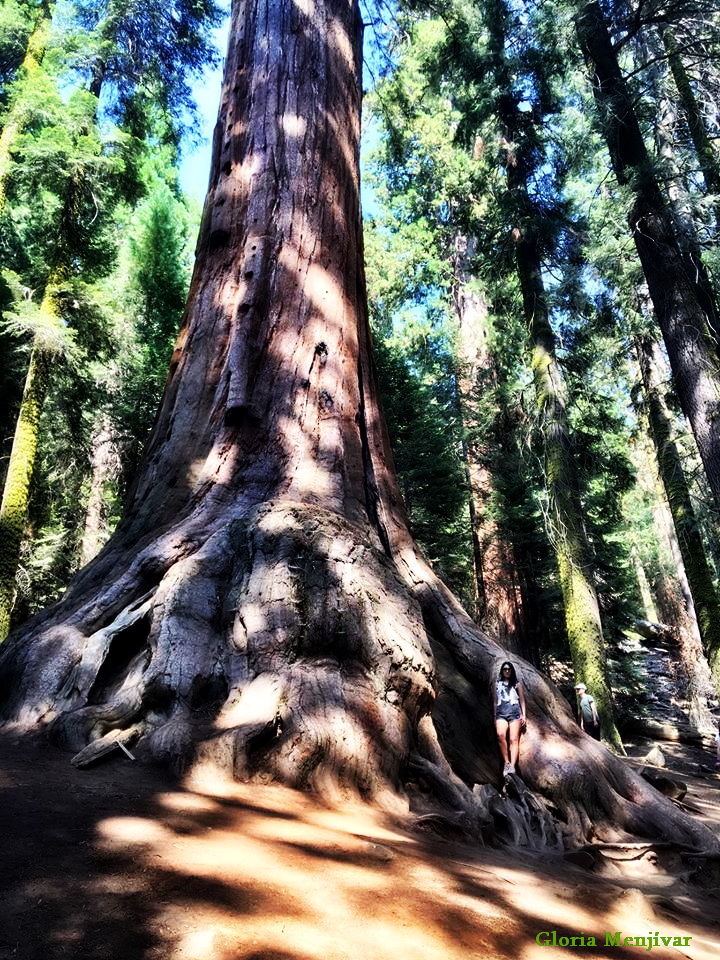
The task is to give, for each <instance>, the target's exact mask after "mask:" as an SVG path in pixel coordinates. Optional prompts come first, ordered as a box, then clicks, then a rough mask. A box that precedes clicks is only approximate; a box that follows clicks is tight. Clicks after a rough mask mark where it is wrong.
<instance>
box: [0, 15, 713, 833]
mask: <svg viewBox="0 0 720 960" xmlns="http://www.w3.org/2000/svg"><path fill="white" fill-rule="evenodd" d="M360 36H361V22H360V16H359V12H358V9H357V6H356V5H355V3H354V2H353V0H315V2H310V3H294V2H290V0H272V2H269V0H241V2H239V3H237V5H236V8H235V10H234V13H233V23H232V30H231V39H230V48H229V53H228V57H227V61H226V72H225V80H224V86H223V92H222V104H221V108H220V117H219V122H218V126H217V129H216V135H215V141H214V154H213V166H212V173H211V182H210V190H209V194H208V198H207V202H206V207H205V213H204V220H203V225H202V228H201V234H200V240H199V246H198V256H197V264H196V270H195V274H194V278H193V282H192V286H191V291H190V299H189V305H188V309H187V313H186V317H185V322H184V326H183V329H182V332H181V335H180V339H179V342H178V345H177V349H176V352H175V355H174V358H173V361H172V365H171V369H170V375H169V380H168V384H167V387H166V391H165V396H164V399H163V403H162V406H161V410H160V413H159V416H158V421H157V425H156V428H155V431H154V434H153V436H152V438H151V440H150V443H149V446H148V449H147V451H146V454H145V459H144V463H143V465H142V467H141V471H140V475H139V478H138V481H137V483H136V486H135V489H134V492H133V494H132V497H131V501H130V504H129V509H128V512H127V514H126V516H125V518H124V520H123V521H122V522H121V525H120V527H119V528H118V530H117V532H116V534H115V536H114V537H113V538H112V540H111V541H110V542H109V543H108V544H107V546H106V547H105V548H104V550H103V551H102V552H101V553H100V554H99V555H98V557H97V558H96V559H95V560H94V561H93V562H92V563H91V564H90V565H89V566H88V567H86V568H85V570H84V571H83V572H82V573H81V574H80V575H79V576H78V578H77V580H76V582H75V583H74V585H73V586H72V588H71V590H70V592H69V593H68V595H67V597H66V598H65V600H64V601H63V602H62V603H61V604H59V605H58V606H56V607H55V608H54V609H52V610H51V611H50V612H48V613H46V614H45V615H43V616H42V617H39V618H36V619H35V620H34V621H32V622H30V623H29V624H27V625H26V627H25V628H24V629H23V630H22V632H18V633H16V634H14V635H13V636H11V637H10V638H9V640H8V641H7V643H6V645H5V647H4V648H3V651H2V654H1V655H0V676H1V681H0V689H2V690H3V691H4V692H5V694H4V714H5V717H6V720H7V721H8V722H9V723H12V724H14V726H15V728H16V729H34V728H36V727H37V726H39V725H40V726H49V727H51V729H52V732H53V733H54V734H55V735H56V736H57V737H59V738H61V739H62V740H63V741H64V742H65V743H66V744H67V745H69V746H72V747H74V748H83V747H85V745H86V744H90V749H91V750H92V748H93V744H97V743H98V742H102V741H103V739H104V738H114V737H118V736H121V737H122V736H124V737H129V736H130V735H131V734H132V735H134V736H135V737H136V738H137V740H138V750H143V749H144V750H145V751H146V753H148V754H150V755H153V756H155V757H165V758H172V759H174V760H176V761H193V760H198V759H203V758H204V759H206V760H212V761H214V762H215V763H219V764H221V765H223V766H224V767H225V768H226V769H228V770H230V771H232V772H234V774H235V775H237V776H241V777H248V778H252V777H254V776H262V777H268V776H270V777H274V778H277V779H280V780H282V781H284V782H286V783H290V784H294V785H299V786H305V787H312V788H315V789H317V790H325V789H329V788H331V785H333V784H335V785H338V784H339V785H340V786H343V787H345V788H348V789H352V790H356V791H359V792H360V793H362V794H363V795H366V796H372V795H377V794H379V793H387V791H390V792H391V793H392V794H394V795H397V794H402V793H403V792H404V791H406V792H409V793H410V794H411V797H412V799H413V800H414V801H415V803H416V806H417V807H420V808H422V807H423V805H424V806H425V808H426V809H427V807H428V805H430V804H432V803H433V802H437V803H440V804H441V805H442V806H444V807H445V808H446V809H447V808H448V807H450V808H453V809H454V810H456V811H459V812H463V813H465V814H469V815H470V816H471V822H473V823H474V824H475V825H476V826H477V827H480V826H482V825H483V824H485V827H486V829H489V827H490V824H491V823H492V810H493V794H492V791H491V790H490V788H488V787H486V788H485V789H476V790H475V791H472V790H471V789H470V786H471V785H472V784H476V783H480V784H488V783H492V782H493V781H497V779H498V766H499V761H498V757H497V753H496V748H495V746H494V740H495V738H494V732H493V729H492V720H491V715H492V710H491V684H492V677H493V675H494V674H495V671H496V668H497V665H498V662H499V659H501V658H502V656H503V651H502V650H501V649H500V648H498V647H497V646H496V645H495V644H494V643H493V642H492V641H490V640H489V639H487V638H486V637H485V636H484V635H483V634H482V633H480V631H479V630H478V629H477V627H475V625H474V624H473V623H472V622H471V621H470V619H469V618H468V617H467V616H465V614H464V613H463V611H462V610H461V608H460V607H459V605H458V604H457V603H456V601H455V600H454V599H453V597H452V596H451V595H450V594H449V592H448V591H447V590H446V589H445V588H444V587H443V585H442V584H441V583H440V582H439V581H438V579H437V578H436V577H435V575H434V574H433V573H432V571H431V570H430V569H429V568H428V567H427V565H426V563H425V562H424V561H423V559H422V557H421V556H419V554H418V553H417V551H416V550H415V547H414V545H413V543H412V541H411V539H410V536H409V534H408V531H407V526H406V523H405V517H404V514H403V509H402V504H401V502H400V498H399V495H398V492H397V486H396V482H395V479H394V475H393V470H392V464H391V458H390V452H389V449H388V443H387V438H386V434H385V430H384V427H383V423H382V417H381V413H380V410H379V409H378V404H377V400H376V384H375V375H374V370H373V363H372V357H371V352H370V342H369V333H368V325H367V319H366V307H365V294H364V280H363V267H362V248H361V233H360V219H359V202H358V200H359V198H358V173H357V169H358V167H357V164H358V127H359V122H358V118H359V108H360V81H359V77H360V62H361V53H360ZM520 668H521V669H522V671H523V674H524V676H525V680H526V682H527V686H528V701H529V714H530V723H529V729H528V733H527V735H526V736H525V737H524V738H523V744H522V749H521V772H522V776H523V779H524V781H525V783H526V784H527V785H528V786H529V787H531V788H532V789H533V790H534V791H536V794H537V795H538V796H539V795H541V794H544V795H545V796H547V797H549V798H550V799H551V801H552V804H553V810H554V813H555V816H557V818H559V820H560V821H561V822H562V824H563V825H564V827H563V828H564V830H565V831H566V832H567V833H568V834H571V835H574V836H575V837H579V836H588V835H591V834H595V835H600V836H605V837H607V836H610V835H613V834H616V833H617V832H618V831H620V832H622V831H631V832H635V833H642V834H645V835H648V834H649V835H658V834H662V835H664V836H666V837H668V838H675V839H679V840H683V841H690V842H692V843H694V844H707V845H709V846H712V845H713V844H714V843H715V842H714V841H713V840H712V838H711V837H710V836H709V834H708V833H707V831H705V829H704V828H702V827H700V826H698V825H697V824H696V823H694V822H692V821H690V820H688V819H687V818H686V817H685V816H684V815H683V814H681V813H680V812H679V811H678V810H677V809H676V808H675V807H673V806H672V805H671V804H670V803H669V802H668V801H666V800H665V799H664V798H662V797H660V796H659V795H658V794H657V793H655V791H654V790H653V789H652V788H651V787H650V786H649V785H647V784H645V783H644V782H643V781H642V780H640V779H639V778H637V777H636V776H635V775H633V774H632V773H631V772H630V771H629V770H628V769H627V768H626V767H625V766H624V765H623V763H622V761H620V760H618V759H616V758H614V757H612V756H611V755H610V754H609V753H608V752H607V751H606V750H605V748H604V747H602V746H601V745H599V744H596V743H595V742H594V741H591V740H590V739H589V738H587V737H586V736H585V735H584V734H583V733H582V732H581V731H580V730H579V729H578V728H577V726H576V725H575V724H574V722H573V720H572V718H571V715H570V711H569V709H568V708H567V706H566V705H565V704H564V702H563V701H562V699H561V698H560V697H559V696H558V695H557V693H556V692H555V691H554V690H553V689H552V688H551V687H550V685H549V684H548V683H547V682H546V681H545V680H544V679H543V678H542V677H541V676H540V675H539V674H538V673H537V672H536V671H534V670H533V669H532V668H531V667H530V666H529V665H520ZM469 732H470V733H471V735H470V736H468V733H469ZM86 749H87V748H86ZM515 787H516V789H517V790H518V791H520V790H521V787H522V785H521V783H520V781H519V780H516V781H515ZM525 799H526V802H527V804H528V806H527V809H528V810H531V811H532V814H533V817H532V819H533V822H534V823H535V824H536V825H540V826H542V827H543V828H545V836H546V838H547V837H551V836H552V830H551V828H550V827H549V826H548V823H549V819H548V815H547V811H546V810H545V808H544V806H543V804H542V801H533V800H532V795H529V794H528V795H527V796H526V798H525ZM512 806H513V804H512V801H511V800H508V801H506V802H505V803H504V804H497V809H496V811H495V823H496V825H497V824H499V823H501V822H502V820H503V818H504V817H506V816H507V811H509V810H510V809H511V808H512ZM502 809H504V810H505V811H506V813H502V812H501V810H502ZM516 835H517V834H516Z"/></svg>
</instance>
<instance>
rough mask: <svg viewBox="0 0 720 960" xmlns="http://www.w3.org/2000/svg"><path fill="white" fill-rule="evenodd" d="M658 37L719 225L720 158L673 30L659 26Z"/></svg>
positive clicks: (667, 26) (662, 25)
mask: <svg viewBox="0 0 720 960" xmlns="http://www.w3.org/2000/svg"><path fill="white" fill-rule="evenodd" d="M660 35H661V37H662V42H663V46H664V47H665V52H666V53H667V56H668V64H669V65H670V70H671V72H672V75H673V80H674V81H675V87H676V88H677V92H678V97H679V100H680V106H681V107H682V111H683V113H684V114H685V120H686V121H687V125H688V130H689V131H690V136H691V138H692V142H693V146H694V147H695V153H696V155H697V158H698V163H699V164H700V170H701V172H702V175H703V179H704V180H705V186H706V188H707V191H708V193H711V194H713V195H714V196H715V204H714V206H715V221H716V223H718V224H720V156H718V151H717V148H716V147H715V145H714V143H713V141H712V140H711V138H710V136H709V135H708V131H707V128H706V125H705V119H704V117H703V114H702V111H701V109H700V106H699V104H698V102H697V98H696V97H695V93H694V92H693V88H692V84H691V82H690V78H689V76H688V73H687V70H686V69H685V64H684V63H683V58H682V51H681V49H680V45H679V43H678V41H677V37H676V36H675V31H674V30H673V29H672V27H671V26H669V25H668V24H663V23H661V24H660Z"/></svg>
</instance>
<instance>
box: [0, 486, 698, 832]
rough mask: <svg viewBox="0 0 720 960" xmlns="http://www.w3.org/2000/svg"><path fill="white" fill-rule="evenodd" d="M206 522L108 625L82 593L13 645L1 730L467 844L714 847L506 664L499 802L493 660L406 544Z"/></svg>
mask: <svg viewBox="0 0 720 960" xmlns="http://www.w3.org/2000/svg"><path fill="white" fill-rule="evenodd" d="M209 526H211V529H209V530H207V535H206V536H205V537H204V538H203V537H200V536H198V523H197V518H194V519H192V520H186V521H185V524H184V527H183V526H182V525H181V526H180V527H179V529H178V530H176V531H174V533H173V534H172V535H171V534H168V538H169V540H171V541H172V542H174V543H175V545H176V547H177V544H178V543H179V542H182V543H183V544H184V548H183V549H182V550H181V551H179V552H180V559H178V560H177V561H176V562H175V563H172V562H167V561H165V559H164V558H163V556H162V555H161V554H162V549H163V541H162V540H160V541H158V542H155V543H154V545H153V546H152V547H148V548H147V550H146V552H145V553H144V554H143V553H140V554H138V555H137V556H136V558H135V560H134V561H133V563H132V564H131V566H130V568H129V569H128V570H125V571H122V570H120V571H118V574H119V575H118V578H117V580H116V582H115V583H114V584H113V585H109V587H108V589H107V590H106V592H105V594H104V596H105V597H106V599H107V600H108V605H107V608H106V609H105V610H104V611H103V610H102V609H99V608H98V601H97V599H96V592H95V591H94V590H93V591H91V596H92V597H93V599H91V600H90V601H88V602H86V603H83V602H82V600H80V601H79V600H78V597H77V595H75V596H71V597H69V598H68V601H67V605H66V606H63V605H61V606H60V607H59V608H57V609H56V610H55V611H54V612H53V616H51V617H50V618H48V620H47V621H46V622H44V623H36V624H35V626H34V629H33V630H32V632H31V633H30V634H29V635H25V637H24V638H23V641H22V643H23V645H22V646H21V645H20V639H19V638H16V639H15V640H11V641H10V642H9V643H8V645H7V646H6V647H5V649H4V650H3V652H2V654H1V655H0V678H2V680H3V682H4V683H7V682H11V683H12V686H11V687H10V688H9V689H13V690H14V691H15V696H14V697H12V696H11V697H9V698H8V699H7V701H6V703H5V708H4V711H5V716H6V718H7V719H8V721H9V722H11V723H12V724H13V726H14V727H15V728H16V729H25V730H27V729H32V728H35V727H36V726H37V725H42V726H44V727H45V728H47V729H48V730H49V731H50V733H51V735H52V736H53V737H55V738H56V739H57V740H59V741H60V742H61V743H62V744H64V745H66V746H67V747H68V748H71V749H72V750H73V751H82V750H84V749H87V745H88V744H91V745H92V744H98V749H99V748H100V747H101V746H102V745H103V744H104V743H109V742H111V741H112V740H113V738H118V737H121V738H122V739H123V742H124V741H125V739H126V738H128V737H129V736H131V737H132V739H133V741H134V742H135V746H134V747H133V750H135V751H137V753H138V755H140V756H146V757H151V758H153V759H156V760H162V761H165V762H170V763H172V764H174V765H175V766H176V767H180V768H182V767H187V766H188V765H191V764H193V763H212V764H215V765H217V766H220V767H222V768H223V769H224V770H225V771H226V772H227V773H229V774H231V775H233V776H235V777H238V778H242V779H245V780H253V779H261V780H265V779H277V780H279V781H282V782H284V783H286V784H289V785H292V786H295V787H301V788H304V789H312V790H315V791H317V792H318V793H320V794H322V795H328V794H332V793H333V792H334V793H335V794H337V792H338V791H339V792H341V793H342V792H352V793H354V794H359V795H361V796H363V797H366V798H380V799H382V798H385V799H386V800H388V801H389V800H390V798H397V797H399V796H400V797H403V796H404V797H406V798H409V800H410V803H411V805H412V808H413V809H414V810H415V811H416V812H417V814H418V816H420V817H422V818H426V819H427V818H430V819H431V821H432V820H435V821H436V822H439V821H440V820H443V821H444V822H445V823H446V824H449V825H452V826H453V827H454V828H456V829H462V830H463V831H464V832H465V833H469V834H471V835H473V836H475V837H476V838H477V839H478V840H479V841H482V842H485V841H490V842H493V841H495V840H500V841H502V842H510V843H514V844H523V845H527V846H530V847H540V846H547V847H559V846H560V845H562V844H572V843H576V842H583V841H587V840H591V839H602V840H617V839H626V838H628V837H629V836H632V835H634V834H637V835H640V836H650V837H657V838H661V839H672V840H675V841H677V842H682V843H685V844H688V845H690V846H692V847H696V848H703V847H707V846H710V845H712V838H711V837H710V834H709V833H708V832H707V831H705V829H704V828H702V827H700V826H699V825H697V824H696V823H695V822H693V821H692V820H690V819H689V818H687V817H685V816H683V815H682V813H680V812H679V811H678V810H677V809H676V808H675V807H673V806H672V805H671V804H670V803H669V802H667V801H666V800H665V799H664V798H662V797H661V796H659V794H657V793H656V792H655V791H654V790H652V788H651V787H650V786H649V785H648V784H646V783H644V782H643V781H642V780H641V779H640V778H639V777H637V776H636V775H635V774H634V773H633V772H632V771H631V770H630V769H628V768H627V767H626V766H625V765H624V764H623V763H622V761H621V760H619V759H617V758H615V757H614V756H612V755H611V754H610V753H608V752H607V751H606V750H605V748H604V747H602V746H600V745H598V744H596V743H595V742H594V741H592V740H590V738H588V737H586V736H585V735H584V734H583V733H582V732H581V731H580V730H579V729H578V728H577V726H576V725H575V724H574V722H573V720H572V718H571V716H570V713H569V710H568V708H567V707H566V706H565V704H564V701H563V700H562V698H561V697H560V696H559V694H558V693H557V692H556V691H554V689H553V688H551V686H550V685H549V683H548V682H547V681H546V680H545V679H544V678H543V677H542V676H541V675H540V674H538V673H537V672H536V671H534V670H533V669H532V668H531V667H530V666H528V665H523V664H520V665H519V666H520V669H521V670H522V672H523V676H524V680H525V683H526V687H527V691H528V706H529V727H528V732H527V734H526V735H524V736H523V738H522V743H521V757H520V775H521V778H520V777H512V778H510V780H509V782H508V783H507V786H506V788H505V790H504V791H503V793H500V792H499V789H498V788H500V787H501V783H500V780H499V759H498V754H497V747H496V743H495V735H494V730H493V722H492V699H491V691H492V687H493V678H494V677H495V676H496V672H497V664H498V662H499V661H500V660H501V659H502V658H503V657H504V656H505V653H504V651H503V650H502V649H500V648H499V647H497V646H496V645H495V644H494V643H493V642H492V641H490V640H489V639H488V638H486V637H485V636H484V635H483V634H482V633H481V632H479V631H478V629H477V627H476V626H475V625H474V624H472V622H471V621H470V620H469V618H467V616H466V615H465V614H464V612H463V611H462V609H461V608H460V607H459V606H458V605H457V603H456V602H455V601H454V599H453V598H452V596H451V595H450V594H449V593H448V592H447V591H446V589H445V588H444V587H443V586H442V584H441V583H440V582H439V581H438V580H437V578H436V577H435V576H434V574H433V573H432V572H431V571H430V570H429V568H428V567H427V566H426V565H425V564H424V561H422V559H421V558H419V557H418V556H417V555H416V554H415V553H414V551H410V550H408V551H407V552H406V554H403V555H402V559H401V562H400V563H398V564H395V563H393V562H391V561H390V560H389V559H388V558H387V556H386V555H385V553H384V552H383V551H382V550H381V549H380V547H379V545H378V546H368V541H369V537H368V533H367V530H365V529H361V528H358V527H355V526H354V525H353V524H351V523H349V522H348V521H347V520H344V519H341V518H339V517H338V516H337V515H336V514H332V513H328V512H325V511H321V510H319V509H310V508H308V507H307V506H303V505H300V504H298V503H295V502H290V501H276V502H273V503H268V504H265V505H263V506H262V507H260V508H257V509H256V510H254V511H252V512H250V513H248V514H246V515H244V516H243V515H238V516H234V517H233V516H225V517H224V518H223V520H222V522H219V521H218V519H217V518H214V519H213V522H212V524H211V525H209ZM168 538H166V540H165V541H164V543H165V544H167V542H168ZM192 543H194V544H196V547H195V549H194V550H192V549H190V547H189V546H188V545H189V544H192ZM153 551H154V553H153ZM114 569H117V568H116V567H114ZM148 569H154V570H156V571H157V572H158V576H157V582H156V583H155V584H154V585H152V586H151V587H150V588H149V589H148V578H147V576H146V575H145V576H143V575H142V573H143V572H144V573H145V574H147V571H148ZM116 575H117V574H116ZM123 585H124V586H123ZM68 609H69V610H70V612H69V613H68ZM123 731H124V733H123ZM90 749H91V750H92V748H90Z"/></svg>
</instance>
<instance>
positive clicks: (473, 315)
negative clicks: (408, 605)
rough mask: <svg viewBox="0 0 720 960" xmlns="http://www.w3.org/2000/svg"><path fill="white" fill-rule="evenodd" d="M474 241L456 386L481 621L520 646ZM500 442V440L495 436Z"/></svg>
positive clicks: (461, 299) (460, 277) (462, 305)
mask: <svg viewBox="0 0 720 960" xmlns="http://www.w3.org/2000/svg"><path fill="white" fill-rule="evenodd" d="M472 243H473V242H472V241H470V240H468V239H467V238H465V237H458V239H457V241H456V252H455V264H454V267H455V277H456V286H455V294H454V299H455V311H456V314H457V319H458V324H459V331H460V350H459V364H458V389H459V393H460V412H461V416H462V421H463V427H464V430H465V436H466V441H465V462H466V464H467V477H468V486H469V488H470V522H471V526H472V540H473V566H474V572H475V582H476V597H477V601H476V602H477V617H476V619H477V620H478V623H479V624H480V625H481V626H482V627H483V629H484V630H486V631H487V632H488V633H490V634H491V635H492V636H495V637H497V639H498V640H499V641H500V642H501V643H503V644H505V645H506V646H507V647H508V648H509V649H511V650H513V651H516V652H519V653H520V652H522V638H523V615H522V614H523V611H522V595H521V589H520V583H519V578H518V575H517V570H516V564H515V560H514V557H513V550H512V546H511V544H509V543H508V542H507V541H506V540H505V539H504V538H503V536H502V533H501V531H500V529H499V526H498V523H497V521H496V520H495V518H494V516H493V505H492V501H493V493H494V483H493V473H492V467H491V464H492V461H493V460H495V459H497V457H496V456H495V455H494V451H493V449H492V444H493V432H494V431H493V430H486V431H485V432H481V427H480V424H479V423H478V417H477V412H476V405H477V403H478V402H479V401H480V398H481V397H482V395H483V393H485V392H487V391H488V390H492V389H493V388H494V387H495V386H496V377H495V371H494V364H493V358H492V352H491V350H490V346H489V342H488V340H489V335H490V326H489V318H488V309H487V304H486V303H485V302H484V300H483V298H482V296H481V295H480V294H479V293H478V292H477V291H476V290H474V289H473V286H472V281H471V275H470V273H469V268H468V260H469V258H470V257H471V256H472V249H470V250H468V247H469V246H470V247H472ZM495 442H496V443H497V441H495Z"/></svg>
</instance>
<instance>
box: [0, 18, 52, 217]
mask: <svg viewBox="0 0 720 960" xmlns="http://www.w3.org/2000/svg"><path fill="white" fill-rule="evenodd" d="M53 6H54V4H52V3H51V2H50V0H43V3H41V5H40V9H39V12H38V20H37V23H36V24H35V27H34V29H33V32H32V33H31V34H30V38H29V40H28V45H27V50H26V52H25V57H24V59H23V62H22V65H21V67H20V70H19V73H18V80H17V81H16V83H17V84H18V86H17V87H16V89H15V92H14V94H13V95H11V98H10V107H9V109H8V112H7V113H6V115H5V117H4V118H3V126H2V133H0V211H1V210H3V209H4V207H5V201H6V199H7V182H8V177H9V175H10V159H11V153H12V149H13V146H14V145H15V141H16V140H17V138H18V135H19V134H20V133H22V131H23V128H24V126H25V124H26V122H27V107H26V105H25V101H24V95H25V92H26V91H25V87H26V86H29V85H30V84H32V83H33V82H34V81H35V80H36V78H37V76H38V73H39V71H40V67H41V64H42V61H43V57H44V56H45V49H46V47H47V41H48V35H49V33H50V23H51V20H52V10H53Z"/></svg>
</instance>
